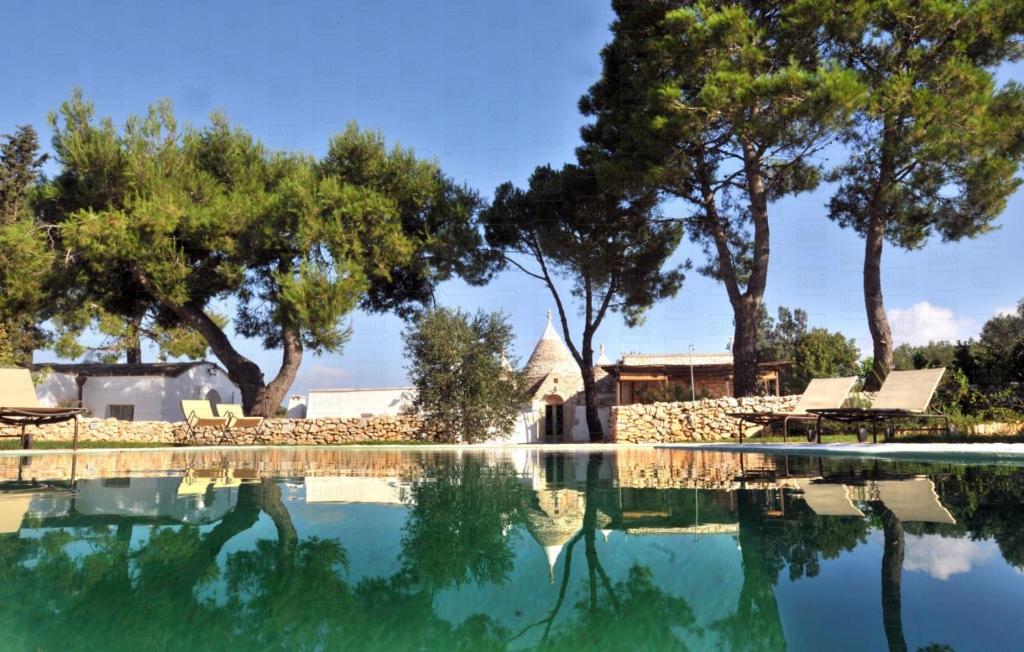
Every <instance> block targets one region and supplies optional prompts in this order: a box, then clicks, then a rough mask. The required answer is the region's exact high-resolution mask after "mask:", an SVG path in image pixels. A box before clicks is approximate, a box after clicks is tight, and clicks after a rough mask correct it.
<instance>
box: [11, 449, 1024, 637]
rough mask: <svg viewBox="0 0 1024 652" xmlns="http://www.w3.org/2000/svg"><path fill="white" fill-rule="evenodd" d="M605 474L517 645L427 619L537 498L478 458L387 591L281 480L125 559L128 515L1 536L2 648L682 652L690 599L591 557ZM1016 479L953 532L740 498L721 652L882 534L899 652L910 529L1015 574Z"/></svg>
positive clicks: (1019, 494) (994, 479)
mask: <svg viewBox="0 0 1024 652" xmlns="http://www.w3.org/2000/svg"><path fill="white" fill-rule="evenodd" d="M602 462H603V458H602V456H601V455H600V454H598V455H593V456H591V457H590V458H589V460H588V463H587V477H586V483H585V488H584V489H583V491H582V492H581V495H582V496H583V499H584V504H583V506H582V518H581V519H579V518H578V517H574V518H577V520H575V521H574V523H576V525H575V527H577V528H578V530H577V531H576V532H574V533H572V535H571V537H570V538H569V539H568V540H567V541H566V542H565V546H564V548H563V549H562V551H561V554H562V556H561V557H560V559H561V561H562V564H561V566H560V567H559V568H558V575H557V577H556V583H555V587H554V590H555V592H554V594H553V595H552V598H551V604H550V605H546V612H545V613H544V618H543V619H540V620H538V621H537V622H533V623H529V627H526V628H525V630H526V631H522V630H520V629H516V630H514V631H508V630H506V629H504V628H503V627H502V626H500V625H499V624H498V623H497V622H496V621H495V620H494V619H493V618H491V617H489V616H487V615H484V613H481V614H476V615H473V616H470V617H469V618H466V619H465V620H463V621H462V622H461V623H458V624H453V623H451V622H449V621H447V620H445V619H443V618H441V617H439V616H438V615H437V604H436V600H437V599H438V595H439V592H440V591H442V590H443V589H447V588H460V587H465V586H466V585H467V584H471V583H502V582H505V581H506V580H507V579H508V578H509V577H510V576H511V573H512V572H513V571H514V568H513V563H514V552H515V549H514V542H515V537H514V536H513V535H512V533H513V532H514V531H515V527H516V526H518V525H523V524H525V522H526V515H527V514H528V513H529V512H530V510H531V509H535V508H536V504H535V503H536V497H535V495H534V494H533V492H531V491H529V490H528V489H527V488H526V487H525V486H524V485H523V484H522V482H521V479H520V478H519V477H518V475H517V473H516V472H515V470H514V469H513V468H512V467H510V466H501V465H498V466H493V465H488V464H487V463H486V461H485V460H483V459H480V458H474V457H472V456H470V457H466V458H465V459H464V460H463V461H462V462H460V463H458V464H450V465H448V466H438V467H433V468H432V469H431V470H430V471H429V472H428V475H427V476H426V477H424V478H423V479H422V480H421V481H419V482H417V484H416V485H415V486H414V490H413V496H414V498H415V503H414V504H413V505H410V510H409V517H408V521H407V523H406V525H405V528H404V529H403V532H402V552H401V570H400V571H399V572H398V573H396V574H395V575H394V576H391V577H376V578H365V579H362V580H360V581H358V582H354V581H352V580H350V579H349V578H348V575H347V554H346V551H345V548H344V547H343V542H341V541H338V540H334V539H318V538H316V537H310V538H306V537H301V538H300V537H299V536H298V534H297V533H296V529H295V527H294V525H293V523H292V520H291V518H290V516H289V514H288V511H287V509H286V504H285V503H284V502H283V501H282V496H281V489H280V487H279V485H278V484H277V483H275V482H273V481H264V482H260V483H245V484H243V485H242V486H241V487H239V489H238V500H237V503H236V504H235V506H234V507H233V508H232V509H231V510H230V511H229V512H227V513H226V514H225V516H224V517H223V518H222V519H221V520H220V521H218V522H217V523H215V524H213V525H211V526H207V527H204V528H203V529H200V528H197V527H192V526H183V527H158V528H153V529H150V530H148V537H146V538H144V539H143V544H142V545H141V546H139V545H138V537H136V545H135V546H134V547H133V546H132V545H131V542H132V532H133V526H132V525H131V523H132V520H131V519H130V518H127V517H125V518H124V519H123V520H118V521H117V522H118V525H117V526H115V527H106V526H103V527H92V528H64V529H60V530H49V531H45V532H43V533H42V534H41V535H39V536H32V537H19V536H18V535H0V577H2V578H3V579H4V581H3V582H0V604H3V605H4V610H5V621H6V622H7V623H11V624H12V625H9V626H7V627H5V628H3V630H4V631H0V648H4V649H11V648H13V649H25V648H27V649H60V648H64V649H69V650H71V649H83V648H88V649H96V648H103V647H110V646H113V647H119V648H129V647H134V648H138V649H153V648H157V649H159V648H176V649H180V648H191V649H196V650H203V649H214V648H217V649H220V650H225V651H226V650H230V649H247V650H252V649H281V650H283V649H328V648H331V649H333V648H341V647H357V648H361V649H363V648H388V649H396V650H402V649H421V648H423V647H424V645H427V646H429V647H436V648H445V649H447V648H451V649H474V650H476V649H485V650H486V649H504V648H506V647H510V646H511V647H522V646H524V645H530V644H539V645H542V646H549V647H552V648H555V649H565V648H583V649H586V648H598V647H600V648H602V649H618V648H639V649H643V648H646V647H650V648H657V649H672V648H678V647H681V646H682V643H681V642H680V639H688V640H693V639H695V638H698V637H699V636H700V635H701V632H700V629H699V627H698V625H697V624H696V622H695V616H694V614H693V612H692V610H691V609H690V607H689V605H688V604H687V603H686V601H685V600H683V599H681V598H679V597H675V596H673V595H670V594H668V593H666V592H664V591H662V590H661V589H660V588H658V586H657V584H656V581H655V580H656V578H655V577H653V576H652V573H651V571H650V570H649V569H648V568H647V567H645V566H642V565H633V566H632V567H630V568H624V567H619V568H617V569H616V570H615V571H612V569H611V568H606V567H605V565H604V562H606V560H602V559H601V555H600V554H599V553H600V552H601V548H600V546H598V545H597V534H598V531H599V529H600V528H602V527H606V526H607V525H608V521H609V519H611V520H612V521H615V520H618V519H619V518H621V513H620V512H619V511H616V510H617V507H616V505H614V504H612V503H611V502H610V501H611V500H612V498H611V497H612V496H613V495H615V494H616V492H613V491H610V490H609V487H608V486H602V484H601V481H600V478H599V473H598V471H599V469H600V468H601V464H602ZM1020 478H1021V476H1020V474H1019V473H1017V472H999V473H992V471H991V469H988V468H980V467H979V468H977V469H974V468H971V467H968V468H966V469H962V470H960V471H958V472H957V473H950V474H947V475H945V476H942V477H936V487H937V489H938V492H939V494H940V497H941V500H942V502H943V503H944V504H945V505H947V506H948V507H949V508H950V510H951V511H952V512H953V513H954V514H956V517H957V521H958V523H957V524H956V525H955V526H934V525H929V526H927V528H924V527H923V526H922V525H921V524H917V523H911V524H908V525H906V526H904V524H902V523H900V522H899V521H898V520H896V519H895V518H894V517H893V516H892V514H891V513H889V512H888V510H887V509H885V508H884V507H883V506H880V505H874V504H873V505H871V509H870V511H869V512H868V513H869V518H868V519H860V518H855V517H819V516H817V515H815V514H814V513H813V512H812V511H811V510H810V509H809V508H808V507H807V505H806V504H805V503H804V502H803V501H796V500H794V501H789V502H788V503H787V505H786V508H785V510H784V514H782V515H781V516H780V515H779V514H778V512H777V511H776V510H769V509H767V508H766V505H765V504H763V503H764V498H763V496H764V492H751V491H740V492H736V494H735V498H736V509H737V511H738V517H739V522H740V529H739V537H738V543H739V545H740V548H741V558H742V565H743V584H742V587H741V590H740V594H739V597H738V601H737V605H736V609H735V613H733V614H732V615H731V616H729V617H728V618H725V619H723V620H721V621H719V622H717V623H715V624H714V625H713V626H712V627H713V629H714V630H715V631H716V632H717V633H718V634H719V635H720V636H721V641H720V645H721V646H722V647H723V648H729V649H740V650H743V649H748V650H753V649H758V650H761V649H781V648H784V647H785V645H786V641H785V639H784V636H783V631H782V626H781V623H780V617H779V609H778V604H777V603H776V599H775V594H774V587H775V585H776V584H777V583H778V581H779V578H780V576H781V575H782V573H783V571H784V569H788V571H787V572H788V576H789V577H790V578H791V579H798V578H801V577H813V576H815V575H817V574H818V572H819V570H820V567H821V565H822V561H823V560H825V559H831V558H834V557H836V556H838V555H839V554H841V553H842V552H844V551H847V550H851V549H852V548H853V547H855V546H857V545H858V544H860V543H862V542H863V541H865V537H866V535H867V533H868V529H869V527H871V526H872V524H873V525H874V526H875V527H880V529H882V531H883V534H884V549H883V560H882V567H881V585H882V604H881V607H882V612H883V622H884V626H885V633H886V636H887V640H888V641H889V645H890V649H894V650H901V649H906V641H905V638H904V635H903V630H902V622H901V617H900V616H901V608H900V606H901V600H900V589H901V567H902V556H903V551H904V548H905V543H904V536H903V530H904V529H906V531H907V532H916V531H918V530H921V531H922V532H932V531H934V532H940V533H943V534H946V535H948V534H958V535H961V536H962V535H964V534H970V535H971V536H984V537H994V538H996V540H997V541H999V545H1000V547H1001V548H1002V549H1003V551H1004V555H1006V557H1007V559H1008V560H1010V561H1014V560H1020V559H1024V553H1021V550H1024V548H1022V547H1020V546H1019V545H1018V543H1017V542H1018V541H1019V540H1020V539H1021V538H1022V535H1020V534H1019V532H1020V530H1021V528H1020V527H1019V526H1018V527H1016V528H1015V527H1013V526H1014V525H1016V524H1019V523H1020V522H1021V520H1022V519H1021V518H1020V516H1021V514H1022V511H1021V510H1022V509H1024V508H1021V504H1022V502H1024V501H1022V498H1024V490H1022V483H1021V479H1020ZM865 511H868V510H867V509H866V510H865ZM608 514H611V516H610V517H609V516H607V515H608ZM261 515H266V518H267V519H268V520H269V521H270V522H271V523H272V524H273V526H274V536H272V537H270V538H266V539H261V540H258V541H256V542H255V543H254V544H252V545H249V546H247V547H246V549H244V550H241V551H233V552H230V553H229V554H227V557H226V560H227V561H226V563H225V564H224V565H223V566H220V565H219V564H218V559H219V558H220V559H223V558H224V551H225V548H226V545H227V543H228V542H229V541H230V540H232V539H233V538H234V537H235V536H236V535H239V534H241V533H243V532H245V531H247V530H250V529H251V528H252V527H253V526H254V525H255V524H256V523H257V521H258V520H259V518H260V516H261ZM112 518H113V519H114V520H117V519H119V518H120V517H112ZM83 551H84V554H83ZM1014 563H1019V562H1017V561H1014ZM581 564H582V566H581ZM574 569H575V571H576V574H575V575H573V570H574ZM583 571H585V572H583ZM619 573H622V575H620V574H619ZM876 577H877V576H876ZM574 578H579V581H575V579H574ZM701 590H709V591H710V590H714V589H713V588H712V587H707V588H705V587H701ZM488 609H489V605H483V604H482V605H480V606H479V607H478V610H479V611H482V612H485V613H486V610H488ZM54 623H58V624H59V626H55V625H54ZM698 640H699V639H698ZM704 640H705V641H706V642H707V643H708V644H710V643H711V640H710V639H704ZM112 642H113V644H112Z"/></svg>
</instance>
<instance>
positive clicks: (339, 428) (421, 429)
mask: <svg viewBox="0 0 1024 652" xmlns="http://www.w3.org/2000/svg"><path fill="white" fill-rule="evenodd" d="M20 432H21V431H20V429H19V428H18V427H17V426H6V425H5V426H0V436H17V435H20ZM25 432H26V434H30V435H32V436H33V437H34V439H35V440H36V441H71V439H72V436H73V434H74V423H73V422H71V421H67V422H65V423H56V424H49V425H46V426H41V427H38V428H36V427H32V426H30V427H28V428H26V430H25ZM235 433H236V434H235V436H234V438H233V439H231V440H228V441H226V442H225V441H222V440H223V439H224V433H223V431H221V430H219V429H215V428H200V429H199V430H198V432H197V433H196V434H197V437H196V439H195V440H193V438H192V436H191V434H190V433H189V431H188V428H187V427H186V426H185V424H184V423H181V422H177V423H170V422H166V421H118V420H116V419H92V418H83V419H79V421H78V439H79V441H86V442H88V441H96V442H132V443H148V444H167V445H194V444H199V445H212V444H216V443H218V442H221V443H236V444H262V445H268V444H269V445H301V444H311V445H318V444H319V445H323V444H350V443H355V442H378V441H383V442H388V441H393V442H400V441H439V438H438V437H437V431H436V430H435V429H432V428H430V427H428V426H427V425H426V424H425V423H424V422H423V419H421V418H420V417H417V416H378V417H369V418H365V419H340V418H322V419H267V421H266V422H264V424H263V428H262V429H261V430H260V432H259V434H258V435H257V436H256V437H255V441H254V439H253V434H252V431H246V430H238V431H235Z"/></svg>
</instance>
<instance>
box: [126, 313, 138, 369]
mask: <svg viewBox="0 0 1024 652" xmlns="http://www.w3.org/2000/svg"><path fill="white" fill-rule="evenodd" d="M127 330H128V332H127V333H126V334H125V341H124V361H125V362H127V363H128V364H141V363H142V336H141V335H140V332H141V331H142V318H141V317H139V318H136V319H132V320H131V322H130V323H129V324H128V329H127Z"/></svg>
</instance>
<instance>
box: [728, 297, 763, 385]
mask: <svg viewBox="0 0 1024 652" xmlns="http://www.w3.org/2000/svg"><path fill="white" fill-rule="evenodd" d="M760 305H761V304H760V301H754V300H753V298H752V297H749V296H745V297H743V299H742V300H741V301H739V302H737V303H736V304H734V306H733V312H734V314H735V321H736V326H735V330H734V331H733V340H732V367H733V396H735V397H736V398H742V397H744V396H756V395H757V393H758V377H757V313H758V308H759V307H760Z"/></svg>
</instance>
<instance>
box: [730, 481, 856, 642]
mask: <svg viewBox="0 0 1024 652" xmlns="http://www.w3.org/2000/svg"><path fill="white" fill-rule="evenodd" d="M763 497H764V492H762V491H739V492H737V510H738V517H739V522H740V532H739V539H738V544H739V547H740V552H741V556H742V560H743V586H742V588H741V589H740V596H739V601H738V603H737V605H736V611H735V612H734V613H733V614H732V615H731V616H729V617H728V618H725V619H723V620H720V621H719V622H717V623H715V625H714V628H715V629H716V630H717V631H718V632H720V633H721V635H722V636H723V637H724V641H725V647H726V648H727V649H731V650H784V649H786V639H785V636H784V633H783V630H782V621H781V620H780V617H779V607H778V603H777V602H776V599H775V585H776V584H777V583H778V581H779V574H780V573H781V571H782V569H783V568H786V567H788V568H789V577H790V579H791V580H796V579H799V578H801V577H814V576H816V575H817V574H818V572H819V571H820V569H821V560H822V559H834V558H836V557H838V556H839V554H840V553H841V552H843V551H849V550H853V548H855V547H856V546H857V545H858V544H860V543H863V542H864V541H865V540H866V538H867V533H868V524H867V523H866V522H865V521H864V520H863V519H861V518H855V517H820V516H817V515H816V514H815V513H814V512H813V511H812V510H811V509H810V508H809V507H807V505H806V504H805V503H804V502H803V501H791V502H789V503H788V504H787V505H786V512H785V515H784V516H782V517H775V516H770V515H769V510H766V509H765V505H764V504H762V502H763Z"/></svg>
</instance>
